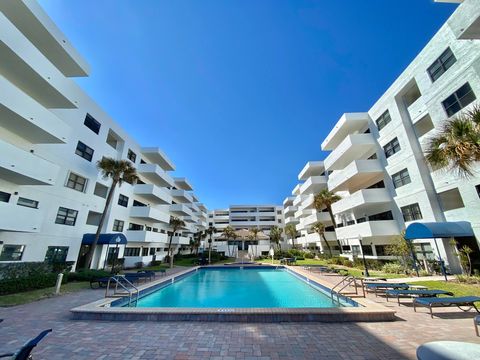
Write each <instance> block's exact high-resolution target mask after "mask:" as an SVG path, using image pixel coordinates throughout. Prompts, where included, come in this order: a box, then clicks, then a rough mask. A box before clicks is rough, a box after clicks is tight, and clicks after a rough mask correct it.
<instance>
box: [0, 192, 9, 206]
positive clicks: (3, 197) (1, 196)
mask: <svg viewBox="0 0 480 360" xmlns="http://www.w3.org/2000/svg"><path fill="white" fill-rule="evenodd" d="M10 196H11V195H10V194H9V193H6V192H3V191H0V201H1V202H6V203H8V202H9V201H10Z"/></svg>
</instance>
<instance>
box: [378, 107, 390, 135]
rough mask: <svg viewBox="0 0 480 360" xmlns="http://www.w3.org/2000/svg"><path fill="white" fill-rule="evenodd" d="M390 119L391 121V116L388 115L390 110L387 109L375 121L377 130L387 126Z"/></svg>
mask: <svg viewBox="0 0 480 360" xmlns="http://www.w3.org/2000/svg"><path fill="white" fill-rule="evenodd" d="M390 121H392V118H391V117H390V112H389V111H388V110H387V111H385V112H384V113H383V114H382V115H381V116H380V117H379V118H378V119H377V120H376V121H375V122H376V123H377V128H378V131H380V130H382V129H383V128H384V127H385V126H387V124H388V123H389V122H390Z"/></svg>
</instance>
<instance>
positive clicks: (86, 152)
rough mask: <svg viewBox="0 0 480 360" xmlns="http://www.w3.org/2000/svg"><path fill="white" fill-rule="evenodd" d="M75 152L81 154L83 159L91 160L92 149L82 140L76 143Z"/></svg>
mask: <svg viewBox="0 0 480 360" xmlns="http://www.w3.org/2000/svg"><path fill="white" fill-rule="evenodd" d="M75 154H77V155H78V156H81V157H82V158H84V159H85V160H88V161H92V158H93V149H92V148H91V147H88V146H87V145H85V144H84V143H83V142H81V141H79V142H78V144H77V149H76V150H75Z"/></svg>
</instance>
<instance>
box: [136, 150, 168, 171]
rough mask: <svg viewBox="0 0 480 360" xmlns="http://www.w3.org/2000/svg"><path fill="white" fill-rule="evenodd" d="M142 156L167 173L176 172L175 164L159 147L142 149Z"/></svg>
mask: <svg viewBox="0 0 480 360" xmlns="http://www.w3.org/2000/svg"><path fill="white" fill-rule="evenodd" d="M140 151H141V152H142V155H143V156H145V157H146V158H147V159H148V160H150V161H151V162H153V163H154V164H157V165H159V166H160V167H161V168H162V169H163V170H165V171H173V170H175V165H173V162H172V161H171V160H170V159H169V158H168V157H167V155H165V153H164V152H163V151H162V150H161V149H160V148H158V147H142V148H141V149H140Z"/></svg>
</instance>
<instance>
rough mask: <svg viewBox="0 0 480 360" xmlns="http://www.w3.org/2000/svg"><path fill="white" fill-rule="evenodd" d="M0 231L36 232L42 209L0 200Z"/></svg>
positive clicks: (38, 227)
mask: <svg viewBox="0 0 480 360" xmlns="http://www.w3.org/2000/svg"><path fill="white" fill-rule="evenodd" d="M0 214H2V215H1V216H0V231H20V232H32V233H37V232H39V231H40V226H41V223H42V215H41V214H42V211H41V210H39V209H33V208H28V207H25V206H19V205H15V204H13V203H5V202H0Z"/></svg>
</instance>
